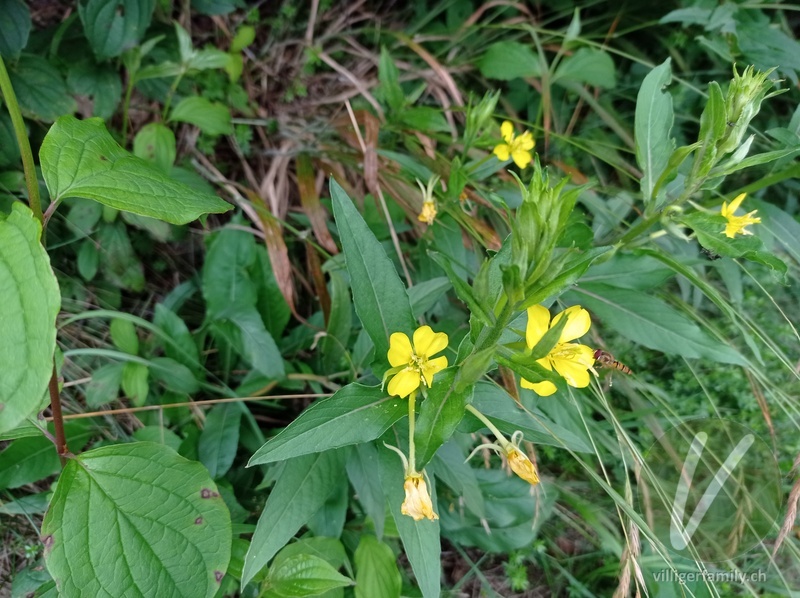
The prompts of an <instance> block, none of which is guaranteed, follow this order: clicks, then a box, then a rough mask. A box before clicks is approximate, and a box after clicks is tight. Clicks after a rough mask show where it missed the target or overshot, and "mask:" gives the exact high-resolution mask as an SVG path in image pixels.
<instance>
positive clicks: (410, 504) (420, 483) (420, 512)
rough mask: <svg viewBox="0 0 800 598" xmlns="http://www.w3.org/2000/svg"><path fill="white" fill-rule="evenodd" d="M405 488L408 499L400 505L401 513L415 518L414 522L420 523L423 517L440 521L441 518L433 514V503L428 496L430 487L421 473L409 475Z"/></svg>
mask: <svg viewBox="0 0 800 598" xmlns="http://www.w3.org/2000/svg"><path fill="white" fill-rule="evenodd" d="M403 488H404V489H405V491H406V499H405V500H404V501H403V504H402V505H400V512H401V513H402V514H403V515H408V516H409V517H413V518H414V521H419V520H420V519H422V518H423V517H427V518H428V519H430V520H431V521H433V520H434V519H439V516H438V515H437V514H436V513H434V512H433V503H432V502H431V497H430V496H429V495H428V486H427V484H425V478H424V477H422V474H421V473H412V474H409V475H407V476H406V481H405V483H404V484H403Z"/></svg>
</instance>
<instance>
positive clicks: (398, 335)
mask: <svg viewBox="0 0 800 598" xmlns="http://www.w3.org/2000/svg"><path fill="white" fill-rule="evenodd" d="M412 353H413V351H412V349H411V341H410V340H408V336H407V335H406V334H403V333H402V332H395V333H393V334H392V336H390V337H389V352H388V353H387V354H386V357H387V358H388V359H389V363H390V364H391V365H392V367H397V366H399V365H408V364H409V363H411V354H412Z"/></svg>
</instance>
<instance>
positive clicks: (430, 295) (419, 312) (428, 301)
mask: <svg viewBox="0 0 800 598" xmlns="http://www.w3.org/2000/svg"><path fill="white" fill-rule="evenodd" d="M452 287H453V285H452V284H451V283H450V281H449V280H448V279H447V278H446V277H445V276H439V277H437V278H431V279H430V280H424V281H422V282H419V283H417V284H415V285H414V286H413V287H411V288H410V289H408V300H409V302H410V303H411V311H412V312H413V313H414V317H415V318H421V317H422V316H423V315H425V312H427V311H428V310H429V309H431V308H432V307H433V306H434V305H436V303H437V302H438V301H439V300H440V299H441V298H442V297H443V296H444V295H445V294H446V293H447V291H449V290H450V289H451V288H452Z"/></svg>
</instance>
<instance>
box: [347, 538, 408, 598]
mask: <svg viewBox="0 0 800 598" xmlns="http://www.w3.org/2000/svg"><path fill="white" fill-rule="evenodd" d="M354 556H355V562H356V598H374V597H375V596H380V597H381V598H400V590H401V588H402V586H403V580H402V579H401V577H400V571H399V570H398V569H397V562H396V561H395V557H394V552H392V549H391V548H390V547H389V546H388V545H387V544H384V543H383V542H381V541H380V540H378V538H376V537H375V536H369V535H366V534H365V535H363V536H361V540H360V541H359V543H358V548H356V553H355V555H354Z"/></svg>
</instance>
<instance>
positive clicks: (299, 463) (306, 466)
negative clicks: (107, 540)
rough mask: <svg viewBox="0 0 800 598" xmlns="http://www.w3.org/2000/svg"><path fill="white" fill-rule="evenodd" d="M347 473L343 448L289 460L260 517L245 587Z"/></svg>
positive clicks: (249, 553)
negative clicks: (345, 472)
mask: <svg viewBox="0 0 800 598" xmlns="http://www.w3.org/2000/svg"><path fill="white" fill-rule="evenodd" d="M343 473H344V454H343V451H327V452H324V453H317V454H315V455H304V456H302V457H296V458H294V459H290V460H288V461H287V462H286V465H285V466H284V468H283V470H282V471H281V473H280V475H279V476H278V479H277V480H276V481H275V487H274V488H273V489H272V492H270V494H269V498H268V499H267V504H266V505H264V510H263V511H262V513H261V517H259V519H258V524H257V526H256V531H255V533H254V534H253V541H252V542H251V543H250V549H249V550H248V551H247V557H245V562H244V570H243V571H242V587H244V586H245V585H246V584H247V583H248V582H249V581H250V580H251V579H253V577H254V576H255V575H256V574H257V573H258V572H259V571H260V570H261V569H262V568H263V567H264V565H266V564H267V563H268V562H269V561H270V559H271V558H272V557H273V556H275V554H276V553H277V552H278V551H279V550H280V549H281V548H282V547H283V546H284V545H285V544H286V543H287V542H288V541H289V540H290V539H291V538H292V536H294V534H295V533H296V532H297V530H299V529H300V528H301V527H302V526H303V524H305V523H306V522H307V521H308V520H309V519H310V518H311V517H312V515H314V513H316V512H317V511H318V510H319V508H320V507H321V506H322V505H323V504H324V503H325V500H326V499H327V498H328V495H329V494H330V493H331V492H332V491H333V489H334V488H336V487H338V485H339V483H340V481H341V478H342V474H343Z"/></svg>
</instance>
